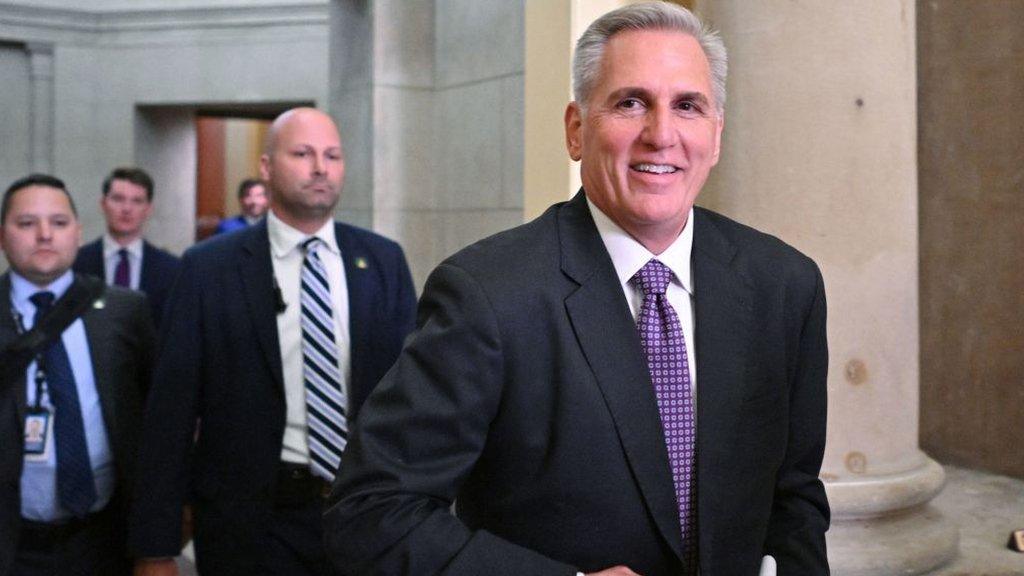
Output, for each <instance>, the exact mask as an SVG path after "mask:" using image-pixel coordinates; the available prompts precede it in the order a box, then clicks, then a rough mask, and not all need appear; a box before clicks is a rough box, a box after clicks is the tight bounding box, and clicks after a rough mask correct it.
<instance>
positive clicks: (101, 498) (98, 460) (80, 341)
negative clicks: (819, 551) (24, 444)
mask: <svg viewBox="0 0 1024 576" xmlns="http://www.w3.org/2000/svg"><path fill="white" fill-rule="evenodd" d="M73 280H74V275H73V274H72V273H71V272H70V271H68V272H66V273H65V274H64V275H63V276H61V277H60V278H58V279H56V280H54V281H53V283H52V284H50V285H49V286H47V287H46V288H39V287H37V286H35V285H34V284H32V283H31V282H29V281H28V280H26V279H24V278H22V277H21V276H19V275H18V274H17V273H15V272H13V271H12V272H11V305H12V306H13V307H14V310H15V311H16V312H17V313H18V314H19V315H20V316H21V322H22V325H23V326H24V329H25V330H31V329H32V325H33V324H34V323H35V315H36V307H35V305H34V304H32V301H31V300H29V298H31V297H32V295H33V294H35V293H36V292H39V291H41V290H48V291H50V292H53V294H54V295H55V296H56V297H57V298H60V297H61V296H63V295H64V293H65V292H67V290H68V288H69V287H70V286H71V282H72V281H73ZM61 340H62V341H63V343H64V348H65V349H66V350H67V353H68V360H69V361H70V362H71V370H72V372H73V373H74V375H75V386H76V387H77V389H78V402H79V405H80V406H81V408H82V422H83V423H84V424H85V441H86V445H87V446H88V448H89V460H90V462H91V463H92V474H93V479H94V481H95V482H96V494H97V496H98V497H97V499H96V503H95V504H94V505H93V507H92V511H93V512H95V511H97V510H102V509H103V508H104V507H105V506H106V505H107V503H109V502H110V497H111V496H112V495H113V493H114V484H115V476H114V455H113V453H112V452H111V450H110V441H109V439H108V438H107V427H106V425H105V423H104V422H103V409H102V406H101V405H100V397H99V394H98V393H97V392H96V379H95V377H94V374H93V369H92V356H91V354H90V352H89V340H88V338H86V335H85V324H84V323H83V322H82V319H81V318H79V319H77V320H75V321H74V322H72V323H71V325H70V326H68V327H67V329H65V330H64V333H63V334H61ZM35 374H36V363H35V362H34V361H33V362H32V364H30V365H29V367H28V370H27V371H26V372H25V391H26V403H27V405H28V407H29V408H30V409H31V408H32V407H33V406H35V403H36V384H35ZM40 405H41V406H43V407H45V408H47V409H48V410H50V411H51V414H52V410H53V405H52V404H50V397H49V394H47V393H46V390H45V386H44V391H43V396H42V398H41V402H40ZM52 435H53V431H52V425H51V431H50V436H52ZM49 442H50V449H49V450H48V454H47V458H46V459H45V460H42V461H35V460H30V459H28V458H26V459H25V463H24V464H25V466H24V469H23V470H22V473H21V517H22V518H27V519H29V520H35V521H37V522H57V521H61V520H65V519H69V518H71V517H72V515H71V513H70V512H68V511H67V510H65V509H64V508H63V507H61V505H60V503H59V502H58V499H57V456H56V451H55V450H54V449H53V448H54V444H53V439H52V438H50V439H49Z"/></svg>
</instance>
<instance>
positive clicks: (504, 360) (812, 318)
mask: <svg viewBox="0 0 1024 576" xmlns="http://www.w3.org/2000/svg"><path fill="white" fill-rule="evenodd" d="M693 225H694V245H693V253H692V254H693V255H692V263H693V283H694V289H695V294H694V311H695V328H696V335H695V339H696V374H697V394H696V399H697V427H698V432H697V451H698V455H697V460H698V464H697V468H698V487H697V492H698V507H699V510H698V521H699V541H700V544H699V548H700V568H701V574H702V575H703V576H719V575H721V576H737V575H755V574H757V572H758V567H759V566H760V563H761V558H762V555H764V554H771V555H773V556H774V557H775V558H776V559H777V560H778V566H779V574H801V575H804V574H827V572H828V569H827V561H826V557H825V540H824V533H825V530H826V528H827V526H828V521H829V509H828V504H827V501H826V499H825V493H824V488H823V486H822V484H821V482H820V481H819V480H818V472H819V468H820V465H821V458H822V453H823V449H824V442H825V409H826V398H825V394H826V389H825V378H826V365H827V350H826V342H825V296H824V292H823V285H822V279H821V275H820V274H819V272H818V269H817V267H816V266H815V264H814V263H813V262H812V261H811V260H809V259H808V258H806V257H805V256H803V255H801V254H800V253H798V252H797V251H796V250H794V249H792V248H790V247H789V246H787V245H785V244H783V243H782V242H781V241H779V240H777V239H776V238H773V237H770V236H767V235H765V234H762V233H759V232H757V231H755V230H753V229H751V228H748V227H745V226H742V225H740V224H737V223H735V222H733V221H731V220H729V219H727V218H725V217H723V216H720V215H718V214H715V213H713V212H709V211H707V210H703V209H699V208H698V209H696V210H695V220H694V223H693ZM418 326H419V328H418V331H417V332H415V333H414V334H413V336H411V337H410V339H409V342H408V344H407V346H406V348H405V350H404V351H403V352H402V355H401V356H400V357H399V360H398V362H396V364H395V366H394V368H393V369H392V370H391V371H390V372H389V373H388V374H387V376H385V378H384V379H383V380H382V381H381V383H380V385H379V386H378V387H377V389H376V390H375V391H374V393H373V394H372V395H371V396H370V398H369V399H368V400H367V402H366V404H365V405H364V406H363V412H362V415H361V417H360V419H359V421H358V422H357V423H356V426H355V428H354V430H353V432H352V436H351V439H350V442H349V445H348V448H347V450H346V452H345V455H344V458H343V461H342V465H341V474H340V476H339V478H338V480H337V483H336V484H335V487H334V494H333V495H332V498H331V502H332V505H331V507H329V508H328V511H327V513H326V515H325V522H326V539H327V543H328V553H329V554H330V555H331V558H332V560H333V561H334V562H335V564H336V565H337V566H338V567H339V568H340V569H342V571H343V572H344V573H346V574H352V575H359V576H367V575H371V574H409V575H420V574H445V575H466V576H476V575H480V574H487V575H490V576H501V575H519V574H531V575H542V574H543V575H548V574H550V575H573V574H575V573H576V570H582V571H584V572H590V571H596V570H599V569H605V568H609V567H611V566H615V565H619V564H625V565H628V566H630V567H631V568H632V569H633V570H635V571H636V572H638V573H640V574H643V575H644V576H659V575H666V576H667V575H677V574H680V573H682V572H681V567H680V557H681V531H680V527H679V518H678V509H677V506H676V498H675V495H674V491H673V485H672V476H671V473H670V470H669V463H668V455H667V451H666V448H665V441H664V435H663V433H662V427H661V423H660V418H659V414H658V407H657V403H656V400H655V396H654V392H653V390H654V389H653V386H652V385H651V380H650V376H649V374H648V370H647V365H646V361H645V359H644V354H643V351H642V348H641V344H640V338H639V336H638V334H637V329H636V325H635V323H634V320H633V317H632V315H631V314H630V310H629V306H628V304H627V302H626V300H625V298H624V297H623V291H622V287H621V285H620V283H619V280H618V278H617V276H616V273H615V269H614V267H613V265H612V261H611V258H610V256H609V255H608V252H607V250H606V249H605V247H604V244H603V243H602V241H601V238H600V236H599V234H598V232H597V229H596V227H595V225H594V222H593V219H592V217H591V215H590V212H589V210H588V208H587V204H586V202H585V198H584V197H583V195H582V194H579V195H577V196H576V198H575V199H573V200H572V201H571V202H568V203H563V204H559V205H556V206H553V207H552V208H551V209H549V210H548V211H547V212H546V213H545V214H543V215H542V216H541V217H540V218H538V219H537V220H535V221H533V222H532V223H529V224H526V225H524V226H521V227H518V228H515V229H512V230H510V231H508V232H505V233H501V234H498V235H496V236H494V237H491V238H489V239H486V240H484V241H481V242H479V243H477V244H475V245H473V246H470V247H469V248H467V249H465V250H463V251H462V252H460V253H458V254H456V255H455V256H453V257H451V258H449V259H448V260H446V261H445V262H443V263H442V264H441V265H440V266H439V267H438V268H437V269H436V270H435V271H434V272H433V273H432V275H431V277H430V279H429V280H428V281H427V285H426V288H425V291H424V294H423V296H422V298H421V300H420V310H419V315H418ZM453 500H455V502H456V511H457V515H458V518H456V517H454V516H452V515H450V514H449V505H450V504H451V503H452V501H453Z"/></svg>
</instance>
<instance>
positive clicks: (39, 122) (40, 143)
mask: <svg viewBox="0 0 1024 576" xmlns="http://www.w3.org/2000/svg"><path fill="white" fill-rule="evenodd" d="M25 49H26V51H27V52H28V55H29V82H30V83H31V88H30V90H31V97H30V99H29V101H30V102H31V111H30V116H31V120H30V127H29V140H30V142H31V146H30V152H29V165H30V166H31V167H32V171H33V172H45V173H50V172H52V171H53V116H54V112H53V110H54V109H53V105H54V100H53V44H50V43H45V42H30V43H28V44H27V45H26V46H25Z"/></svg>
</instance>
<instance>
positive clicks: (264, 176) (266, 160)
mask: <svg viewBox="0 0 1024 576" xmlns="http://www.w3.org/2000/svg"><path fill="white" fill-rule="evenodd" d="M269 166H270V155H269V154H260V180H262V181H263V182H270V169H269ZM264 190H266V191H267V196H270V194H269V193H270V189H269V188H264Z"/></svg>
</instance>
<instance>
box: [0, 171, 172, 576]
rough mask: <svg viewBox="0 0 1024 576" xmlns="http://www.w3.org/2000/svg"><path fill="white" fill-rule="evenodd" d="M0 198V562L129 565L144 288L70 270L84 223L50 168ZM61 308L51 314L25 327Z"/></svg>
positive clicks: (42, 566) (107, 570) (150, 347)
mask: <svg viewBox="0 0 1024 576" xmlns="http://www.w3.org/2000/svg"><path fill="white" fill-rule="evenodd" d="M2 206H3V207H2V209H0V249H2V250H3V252H4V254H5V255H6V257H7V260H8V262H9V263H10V267H11V268H10V271H9V272H7V273H5V274H3V275H0V306H2V311H3V313H2V314H0V356H2V359H0V363H2V364H3V366H2V372H3V374H4V381H3V382H0V426H2V430H3V435H4V436H3V438H2V442H0V447H2V448H0V487H2V488H0V574H4V575H6V574H14V575H17V576H26V575H37V574H38V575H47V576H52V575H65V574H67V575H70V574H95V575H111V574H127V573H129V572H130V570H131V564H130V562H129V561H128V556H127V550H126V548H125V531H126V524H125V521H126V518H127V504H128V500H129V498H128V492H129V490H130V489H131V486H132V469H133V465H134V462H135V441H136V439H137V438H138V433H139V429H140V425H141V418H142V405H143V400H144V395H145V392H146V389H147V388H148V385H149V377H150V369H151V368H152V361H153V353H154V346H155V344H154V340H155V335H154V330H153V325H152V322H151V320H150V317H149V310H148V307H147V306H146V302H145V297H144V296H142V295H140V294H137V293H133V292H130V291H128V290H122V289H119V288H107V287H105V286H104V284H103V283H102V282H101V281H99V280H98V279H94V278H91V277H87V276H76V275H74V274H73V273H72V272H71V270H70V268H71V263H72V262H73V261H74V258H75V252H76V251H77V249H78V243H79V240H80V239H81V228H80V226H79V224H78V218H77V214H76V211H75V207H74V204H73V202H72V201H71V197H70V196H69V195H68V193H67V190H66V189H65V187H64V183H63V182H61V181H60V180H58V179H56V178H53V177H52V176H46V175H41V174H35V175H32V176H28V177H26V178H23V179H21V180H19V181H17V182H15V183H14V184H12V185H11V186H10V187H9V188H8V189H7V191H6V193H5V194H4V197H3V205H2ZM61 315H64V318H66V320H65V322H64V323H63V324H62V327H61V328H59V329H56V328H55V329H53V330H51V331H50V332H49V337H48V338H43V339H42V340H34V337H36V336H40V335H41V334H43V333H44V332H45V331H46V330H47V329H48V328H47V327H51V328H53V327H54V324H53V322H54V321H55V318H56V317H58V316H61ZM64 326H66V328H65V327H64ZM58 330H59V331H58ZM40 337H42V336H40ZM29 341H32V342H35V343H34V344H33V345H32V346H24V347H22V346H18V344H19V343H22V342H29ZM16 349H19V350H24V352H23V353H18V354H16V353H14V351H15V350H16Z"/></svg>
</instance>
